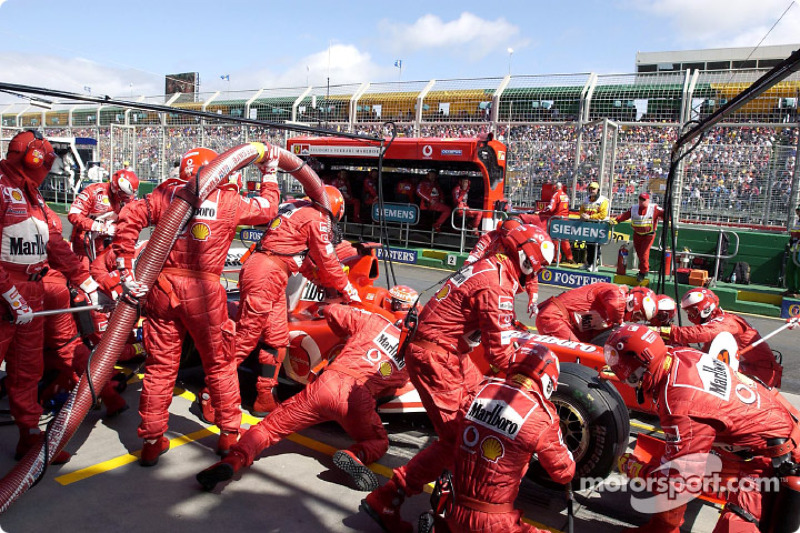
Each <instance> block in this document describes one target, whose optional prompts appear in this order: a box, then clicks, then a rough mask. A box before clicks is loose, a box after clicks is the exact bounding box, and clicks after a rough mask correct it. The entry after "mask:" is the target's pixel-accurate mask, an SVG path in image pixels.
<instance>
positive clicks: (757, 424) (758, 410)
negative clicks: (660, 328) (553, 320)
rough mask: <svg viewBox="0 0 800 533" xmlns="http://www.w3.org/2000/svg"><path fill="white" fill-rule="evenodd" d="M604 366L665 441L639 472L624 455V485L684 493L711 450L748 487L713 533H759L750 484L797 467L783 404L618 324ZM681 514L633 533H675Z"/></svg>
mask: <svg viewBox="0 0 800 533" xmlns="http://www.w3.org/2000/svg"><path fill="white" fill-rule="evenodd" d="M605 358H606V363H607V364H608V365H609V366H610V367H611V369H612V370H613V371H614V373H615V374H616V375H617V377H619V379H620V380H621V381H623V382H625V383H626V384H627V385H629V386H631V387H635V388H636V389H637V394H638V396H639V397H640V398H641V399H642V401H652V402H653V403H654V404H655V407H656V411H657V412H658V416H659V419H660V422H661V427H662V428H663V429H664V431H665V433H666V440H667V446H666V451H665V454H664V456H663V457H661V460H660V461H656V464H642V463H641V462H639V461H638V460H637V459H636V457H635V456H634V455H632V454H625V455H623V456H622V457H621V458H620V463H619V464H620V470H621V471H622V472H623V473H625V474H627V475H628V477H631V478H633V477H642V478H648V477H651V478H653V479H658V477H659V476H667V477H666V479H664V480H663V481H665V482H667V483H670V482H671V480H674V481H675V485H674V488H675V490H676V491H677V493H679V494H680V493H681V492H684V491H685V490H686V488H685V487H686V484H685V481H684V480H686V479H691V477H692V476H704V475H705V472H706V471H705V469H706V458H707V457H708V454H709V453H710V452H711V451H712V448H714V449H715V453H716V454H718V455H720V456H721V457H722V458H723V459H724V460H725V461H726V462H727V461H732V462H733V463H732V464H733V465H734V466H735V467H738V474H737V478H738V479H739V481H740V482H741V481H742V480H750V481H753V482H752V483H749V482H744V483H739V484H738V489H739V490H731V491H730V492H728V495H727V503H726V505H725V509H724V510H723V511H722V516H721V517H720V519H719V521H718V522H717V525H716V527H715V528H714V532H728V531H736V532H753V533H755V532H757V531H759V528H758V521H759V520H761V519H763V518H766V517H765V516H764V514H762V494H761V492H760V483H758V481H757V479H758V478H766V477H769V476H772V475H774V474H775V470H774V468H773V464H776V463H781V462H783V461H789V460H792V461H794V462H796V461H798V460H800V450H798V449H797V444H798V443H800V427H798V420H797V418H796V411H795V410H794V408H792V407H791V406H790V404H789V403H788V402H787V400H785V399H784V398H783V397H782V396H781V395H780V393H778V392H777V391H770V390H769V389H767V388H766V387H764V386H763V385H761V384H760V383H757V382H756V381H754V380H751V379H749V378H748V377H747V376H744V375H742V374H740V373H738V372H735V371H733V370H732V369H731V368H730V367H729V366H728V365H726V364H725V363H723V362H722V361H720V360H718V359H716V358H715V357H713V356H711V355H709V354H706V353H703V352H700V351H698V350H694V349H692V348H680V347H667V346H665V345H664V342H663V340H662V339H661V337H659V336H658V334H657V333H656V332H654V331H651V330H650V329H648V328H647V327H646V326H640V325H635V324H625V325H623V326H622V328H620V329H619V330H617V331H615V332H614V333H613V334H612V335H611V336H610V337H609V339H608V341H607V342H606V345H605ZM790 409H791V411H790ZM731 449H733V450H736V452H735V453H733V452H731V451H729V450H731ZM665 464H668V465H669V468H666V467H665ZM726 470H727V469H726ZM661 484H663V483H661ZM686 496H687V498H686V499H689V497H688V495H686ZM662 497H663V498H664V500H665V502H664V503H667V502H666V499H667V497H666V496H665V495H662ZM686 499H684V500H683V501H686ZM672 503H673V504H675V503H674V502H672ZM685 509H686V504H685V503H684V504H683V505H679V506H678V505H677V504H676V508H674V509H672V510H664V511H662V512H658V513H656V514H655V515H654V516H653V518H652V519H651V520H650V522H648V523H647V524H646V525H644V526H642V527H640V528H637V529H634V530H633V531H641V532H650V533H678V531H680V526H681V524H682V523H683V514H684V511H685Z"/></svg>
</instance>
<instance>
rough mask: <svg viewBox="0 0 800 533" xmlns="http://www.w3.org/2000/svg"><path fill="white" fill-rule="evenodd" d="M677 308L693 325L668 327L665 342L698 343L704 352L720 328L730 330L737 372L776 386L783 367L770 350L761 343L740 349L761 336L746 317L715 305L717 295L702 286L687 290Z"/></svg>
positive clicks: (770, 385)
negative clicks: (735, 353) (682, 311)
mask: <svg viewBox="0 0 800 533" xmlns="http://www.w3.org/2000/svg"><path fill="white" fill-rule="evenodd" d="M681 309H683V310H684V311H686V315H687V316H688V317H689V321H690V322H692V324H695V325H694V326H672V328H671V329H670V330H669V331H666V330H664V331H663V334H664V336H665V338H666V339H668V340H667V342H668V343H669V344H678V345H681V346H686V345H688V344H689V343H693V342H696V343H700V344H702V345H703V347H702V349H703V350H704V351H707V350H708V349H709V347H710V346H711V342H712V341H713V340H714V339H715V338H716V336H717V335H719V334H720V333H722V332H723V331H727V332H730V333H731V334H732V335H733V337H734V338H735V339H736V344H737V345H738V346H739V358H740V363H739V365H740V366H739V371H740V372H741V373H742V374H746V375H748V376H750V377H753V378H757V379H759V380H761V382H762V383H764V384H765V385H767V386H768V387H780V386H781V376H782V375H783V367H782V366H781V365H780V364H779V363H778V361H776V360H775V356H774V355H773V354H772V349H771V348H770V347H769V345H768V344H767V343H766V342H762V343H761V344H759V345H758V346H755V347H753V349H751V350H747V351H745V352H743V350H744V348H746V347H748V346H750V345H751V344H753V343H755V342H756V341H758V340H759V339H761V335H760V334H759V333H758V331H756V329H755V328H754V327H753V326H751V325H750V324H749V323H748V322H747V320H745V319H744V318H742V317H740V316H739V315H734V314H733V313H727V312H725V311H723V310H722V308H721V307H720V306H719V298H717V295H716V294H714V292H713V291H711V290H709V289H704V288H697V289H691V290H689V291H687V292H686V294H684V295H683V298H682V299H681Z"/></svg>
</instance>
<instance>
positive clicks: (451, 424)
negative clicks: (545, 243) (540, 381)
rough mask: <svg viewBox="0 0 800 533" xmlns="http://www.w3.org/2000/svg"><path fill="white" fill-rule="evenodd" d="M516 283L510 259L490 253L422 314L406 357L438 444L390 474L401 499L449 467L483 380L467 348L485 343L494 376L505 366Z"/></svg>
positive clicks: (449, 283)
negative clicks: (463, 419) (467, 412)
mask: <svg viewBox="0 0 800 533" xmlns="http://www.w3.org/2000/svg"><path fill="white" fill-rule="evenodd" d="M517 280H518V272H517V269H516V267H515V266H514V264H513V263H512V260H511V259H510V258H509V257H507V256H505V255H502V254H498V255H493V256H491V257H489V258H487V259H482V260H480V261H478V262H477V263H474V264H473V265H471V266H469V267H467V268H466V269H464V270H463V271H462V272H460V273H458V274H456V275H455V276H453V277H452V278H450V279H449V280H448V281H447V283H445V284H444V285H443V286H442V288H441V289H439V291H438V292H437V293H436V295H435V296H434V298H432V299H431V300H430V301H429V302H428V303H427V304H426V305H425V308H424V309H423V310H422V313H420V316H419V327H418V329H417V333H416V336H415V337H414V341H413V342H412V343H411V344H410V345H409V347H408V350H407V352H406V357H405V359H406V365H407V366H408V373H409V376H410V378H411V382H412V383H413V384H414V387H415V388H416V389H417V391H418V392H419V395H420V398H421V400H422V405H423V406H425V411H427V413H428V417H429V418H430V419H431V422H432V423H433V427H434V428H435V429H436V433H437V435H438V436H439V439H438V440H436V441H434V442H433V443H432V444H431V445H430V446H428V447H427V448H425V449H423V450H422V451H420V452H419V453H418V454H417V455H415V456H414V457H413V458H412V459H411V461H409V463H408V464H406V465H405V466H402V467H400V468H397V469H395V471H394V474H395V476H394V478H393V479H394V480H395V482H396V483H397V485H398V486H399V487H400V488H402V489H403V491H404V492H405V494H406V495H409V496H410V495H413V494H417V493H419V492H420V491H421V490H422V487H423V486H424V485H425V484H426V483H429V482H431V481H433V480H434V479H436V478H437V477H438V476H439V474H440V473H441V472H442V470H443V469H445V468H450V469H452V465H453V458H454V452H455V447H456V441H457V438H458V423H459V413H460V412H463V410H464V409H466V408H467V406H468V405H469V403H470V402H471V401H472V397H473V396H474V394H475V392H476V390H477V387H478V385H479V383H480V382H481V380H482V377H483V376H482V374H481V372H480V371H479V370H478V368H477V367H476V366H475V364H474V363H473V362H472V360H471V359H470V357H469V352H470V351H472V348H473V347H474V346H477V345H478V344H480V345H482V346H483V347H484V349H485V354H486V359H487V361H488V362H489V364H490V365H491V366H492V368H493V369H495V370H496V371H504V370H505V369H506V368H507V367H508V362H509V359H510V357H511V354H512V352H513V343H512V336H513V335H514V333H515V331H514V328H513V324H514V320H515V315H514V295H515V294H516V293H517V289H518V287H519V282H518V281H517ZM379 490H380V489H379Z"/></svg>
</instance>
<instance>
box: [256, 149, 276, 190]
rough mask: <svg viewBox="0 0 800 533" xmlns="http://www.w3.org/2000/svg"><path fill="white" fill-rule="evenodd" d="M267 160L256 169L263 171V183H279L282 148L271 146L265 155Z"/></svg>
mask: <svg viewBox="0 0 800 533" xmlns="http://www.w3.org/2000/svg"><path fill="white" fill-rule="evenodd" d="M264 157H265V158H266V159H265V160H264V161H263V162H262V163H258V164H257V165H256V167H257V168H258V170H260V171H261V183H276V184H277V183H278V161H280V148H278V147H277V146H270V147H269V150H268V151H267V152H266V154H265V155H264Z"/></svg>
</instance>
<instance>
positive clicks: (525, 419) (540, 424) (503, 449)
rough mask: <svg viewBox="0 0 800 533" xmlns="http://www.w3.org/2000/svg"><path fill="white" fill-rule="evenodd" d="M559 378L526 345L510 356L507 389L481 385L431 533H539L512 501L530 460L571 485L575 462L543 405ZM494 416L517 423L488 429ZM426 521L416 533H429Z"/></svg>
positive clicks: (553, 360) (552, 364)
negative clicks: (500, 414) (448, 495)
mask: <svg viewBox="0 0 800 533" xmlns="http://www.w3.org/2000/svg"><path fill="white" fill-rule="evenodd" d="M558 375H559V367H558V358H557V357H556V356H555V355H554V354H553V352H551V351H550V350H548V349H547V348H546V347H545V346H543V345H541V344H537V343H535V342H533V341H527V342H526V343H524V344H523V345H522V346H520V347H519V348H518V349H517V351H516V352H515V353H514V355H513V356H512V358H511V362H510V363H509V365H508V375H507V377H506V379H505V381H503V382H501V381H486V382H484V383H483V386H482V388H481V389H480V391H479V392H478V394H477V395H476V397H475V400H473V402H472V404H471V405H470V406H469V408H468V409H467V411H466V412H465V413H464V417H463V419H462V421H461V424H460V425H459V430H458V435H459V437H458V443H459V446H458V449H457V450H456V460H455V471H454V473H453V477H452V492H451V498H452V499H451V502H450V503H449V504H448V503H446V502H442V501H440V502H439V503H438V505H437V507H438V508H439V509H442V508H444V509H445V518H446V520H447V523H446V524H442V523H441V519H440V517H438V516H436V515H434V516H433V518H434V522H435V523H436V533H446V532H447V531H452V532H483V531H503V532H507V533H522V532H525V533H534V532H537V533H538V532H543V530H541V529H538V528H536V527H534V526H532V525H530V524H527V523H524V522H522V520H521V518H522V512H521V511H519V510H517V509H514V500H516V498H517V494H519V487H520V482H521V481H522V478H523V477H524V476H525V472H527V470H528V465H529V464H530V462H531V457H532V456H533V454H536V455H537V457H538V460H539V464H541V465H542V467H543V468H544V469H545V470H546V471H547V473H548V474H550V478H551V479H552V480H553V481H555V482H556V483H569V482H570V481H571V480H572V477H573V476H574V475H575V461H574V459H573V458H572V454H571V453H570V452H569V450H568V449H567V447H566V445H565V444H564V440H563V438H562V436H561V429H560V427H559V418H558V413H557V412H556V409H555V406H554V405H553V404H552V403H550V401H549V399H550V395H551V394H552V393H553V391H554V390H555V389H556V387H557V386H558ZM497 410H500V411H502V412H503V413H504V415H503V416H505V417H506V418H509V419H512V418H513V420H515V421H517V423H513V424H508V425H503V426H500V425H498V424H493V423H492V417H491V413H493V412H496V411H497ZM445 475H446V474H445ZM437 510H438V509H437ZM430 517H431V515H430V514H427V515H422V516H421V517H420V526H419V531H420V533H423V532H426V533H427V532H429V531H433V529H431V528H430V527H427V526H430V525H432V524H431V518H430Z"/></svg>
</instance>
